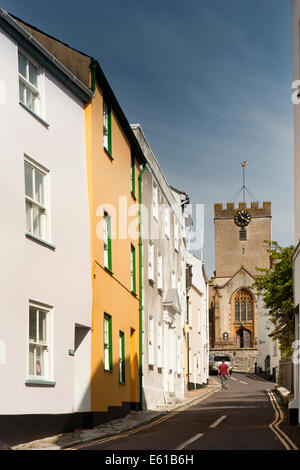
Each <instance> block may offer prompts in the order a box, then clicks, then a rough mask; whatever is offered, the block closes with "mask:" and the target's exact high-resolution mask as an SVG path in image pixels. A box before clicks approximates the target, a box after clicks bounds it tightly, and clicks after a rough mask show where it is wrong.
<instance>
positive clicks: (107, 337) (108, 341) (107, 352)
mask: <svg viewBox="0 0 300 470" xmlns="http://www.w3.org/2000/svg"><path fill="white" fill-rule="evenodd" d="M103 330H104V334H103V338H104V370H108V371H112V318H111V316H110V315H108V314H107V313H105V314H104V328H103Z"/></svg>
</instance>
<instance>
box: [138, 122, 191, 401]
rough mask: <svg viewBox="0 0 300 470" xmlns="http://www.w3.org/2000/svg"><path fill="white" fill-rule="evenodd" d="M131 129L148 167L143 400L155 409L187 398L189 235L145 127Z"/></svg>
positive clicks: (145, 181) (144, 230)
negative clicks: (185, 340)
mask: <svg viewBox="0 0 300 470" xmlns="http://www.w3.org/2000/svg"><path fill="white" fill-rule="evenodd" d="M131 127H132V130H133V132H134V134H135V136H136V138H137V140H138V142H139V144H140V146H141V149H142V151H143V153H144V156H145V158H146V160H147V162H148V163H147V165H146V170H145V172H144V173H143V176H142V207H143V208H142V220H143V222H142V238H143V400H144V406H145V407H146V408H153V407H155V406H156V405H160V404H164V403H167V402H174V401H176V400H178V399H181V398H183V396H184V388H185V387H184V374H183V326H184V318H185V312H186V291H185V285H186V279H185V250H186V248H185V230H184V218H183V213H182V207H181V206H180V205H179V204H178V203H177V201H176V199H175V197H174V195H173V193H172V190H171V188H170V186H169V185H168V182H167V180H166V178H165V176H164V174H163V172H162V170H161V168H160V166H159V164H158V162H157V160H156V158H155V156H154V154H153V152H152V150H151V148H150V146H149V144H148V142H147V140H146V138H145V136H144V134H143V131H142V129H141V127H140V125H139V124H134V125H132V126H131Z"/></svg>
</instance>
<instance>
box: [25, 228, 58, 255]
mask: <svg viewBox="0 0 300 470" xmlns="http://www.w3.org/2000/svg"><path fill="white" fill-rule="evenodd" d="M25 237H26V238H29V239H30V240H32V241H34V242H37V243H39V244H40V245H44V246H46V247H47V248H50V249H51V250H53V251H55V250H56V246H55V245H52V243H49V242H47V241H46V240H43V239H42V238H39V237H37V236H36V235H33V234H32V233H30V232H26V233H25Z"/></svg>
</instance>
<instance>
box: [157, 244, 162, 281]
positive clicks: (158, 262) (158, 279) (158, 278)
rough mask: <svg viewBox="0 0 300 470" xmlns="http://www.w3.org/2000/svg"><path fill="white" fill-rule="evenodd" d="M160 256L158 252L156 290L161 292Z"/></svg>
mask: <svg viewBox="0 0 300 470" xmlns="http://www.w3.org/2000/svg"><path fill="white" fill-rule="evenodd" d="M162 272H163V270H162V255H161V253H160V252H158V253H157V288H158V289H160V290H162V288H163V279H162Z"/></svg>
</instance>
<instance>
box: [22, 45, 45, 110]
mask: <svg viewBox="0 0 300 470" xmlns="http://www.w3.org/2000/svg"><path fill="white" fill-rule="evenodd" d="M19 55H21V56H23V58H24V59H25V60H26V77H25V76H24V75H23V74H21V72H20V68H19ZM30 64H31V65H32V66H33V67H35V68H36V69H37V83H36V85H34V84H33V83H31V82H30V79H29V65H30ZM44 74H45V73H44V69H43V67H41V66H40V64H38V63H37V62H36V61H35V60H34V59H33V58H32V57H31V56H30V55H29V54H28V53H27V52H25V51H24V49H22V48H19V49H18V76H19V102H20V103H21V104H22V105H23V106H25V107H26V108H27V109H29V110H30V111H31V112H33V113H34V114H36V115H37V116H40V117H42V118H43V119H44V116H45V112H44V100H43V95H44V90H43V88H44V86H43V85H44ZM21 86H24V96H25V99H24V101H23V100H22V99H21V92H20V87H21ZM27 93H31V95H32V99H33V101H32V102H31V105H29V104H28V101H27ZM33 97H34V98H33Z"/></svg>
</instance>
